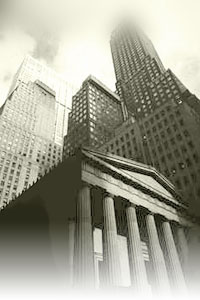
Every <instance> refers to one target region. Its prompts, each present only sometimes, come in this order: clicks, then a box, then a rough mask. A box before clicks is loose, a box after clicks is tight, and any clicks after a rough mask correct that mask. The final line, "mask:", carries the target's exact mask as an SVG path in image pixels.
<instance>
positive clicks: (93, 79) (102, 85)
mask: <svg viewBox="0 0 200 300" xmlns="http://www.w3.org/2000/svg"><path fill="white" fill-rule="evenodd" d="M88 81H91V82H93V83H94V84H96V85H98V87H100V88H101V89H103V90H104V92H106V93H108V94H109V95H111V96H112V97H113V98H115V100H118V101H119V102H121V100H120V97H119V96H118V95H117V94H116V93H114V92H113V91H111V90H110V89H109V88H108V87H107V86H106V85H105V84H103V83H102V82H101V81H100V80H98V79H97V78H96V77H94V76H93V75H89V76H88V77H87V78H86V79H85V80H84V82H83V83H85V82H88Z"/></svg>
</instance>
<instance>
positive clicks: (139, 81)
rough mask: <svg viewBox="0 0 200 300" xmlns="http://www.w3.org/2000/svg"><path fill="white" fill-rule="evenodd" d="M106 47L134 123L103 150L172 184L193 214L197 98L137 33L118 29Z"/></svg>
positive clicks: (199, 198) (199, 202)
mask: <svg viewBox="0 0 200 300" xmlns="http://www.w3.org/2000/svg"><path fill="white" fill-rule="evenodd" d="M111 49H112V54H113V62H114V67H115V73H116V78H117V89H118V93H119V95H120V97H121V99H122V101H124V103H125V104H126V106H127V110H128V112H129V115H133V116H134V118H135V122H132V123H131V122H129V126H128V127H125V126H124V127H123V128H122V127H121V129H120V128H119V129H118V130H117V131H116V133H115V136H114V137H113V139H112V140H111V141H110V142H108V143H107V144H106V145H104V146H103V148H102V149H104V150H107V151H109V152H113V153H116V154H119V155H122V156H125V157H128V158H130V157H131V158H132V157H133V158H135V159H138V160H139V161H141V162H144V163H147V164H149V165H153V166H154V167H155V168H157V169H158V170H159V171H160V172H161V173H163V174H164V175H165V176H167V177H168V178H169V179H170V180H171V181H172V182H173V183H174V184H175V186H176V188H177V190H179V191H180V192H182V194H183V196H184V199H185V200H187V201H188V202H189V203H190V204H191V206H192V208H193V210H197V209H200V189H199V187H200V181H199V174H200V159H199V151H200V138H199V134H198V132H199V130H200V101H199V99H198V98H197V97H196V96H195V95H192V94H191V93H190V92H189V91H188V90H187V88H186V87H185V86H184V85H183V84H182V82H181V81H180V80H179V79H178V78H177V77H176V76H175V75H174V74H173V72H172V71H171V70H165V69H164V67H163V65H162V62H161V61H160V59H159V57H158V55H157V53H156V51H155V49H154V47H153V45H152V43H151V42H150V41H149V39H148V38H147V37H146V36H145V35H144V34H143V33H141V32H140V31H137V30H132V29H130V28H128V29H127V28H126V29H125V28H120V29H118V30H117V31H115V32H114V34H113V35H112V38H111ZM117 132H121V133H120V135H118V134H117ZM126 136H127V139H125V138H126ZM120 139H123V140H124V142H120ZM116 143H118V145H116Z"/></svg>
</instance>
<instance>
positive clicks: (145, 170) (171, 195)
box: [81, 147, 186, 208]
mask: <svg viewBox="0 0 200 300" xmlns="http://www.w3.org/2000/svg"><path fill="white" fill-rule="evenodd" d="M81 151H82V153H83V154H84V155H85V156H87V157H89V158H90V159H93V160H95V159H96V160H98V162H99V163H101V162H104V163H105V164H107V167H109V166H110V167H111V166H112V167H113V168H114V169H112V167H111V169H112V171H116V173H120V176H125V177H126V178H129V179H130V180H132V181H133V182H134V183H135V184H137V185H140V186H141V188H142V189H143V188H145V189H146V190H149V191H150V192H153V193H154V194H155V195H156V194H157V196H161V197H163V198H168V200H170V202H173V203H174V204H175V205H183V206H184V207H185V208H186V206H185V204H183V201H182V199H181V196H180V195H179V194H178V192H177V191H176V190H175V187H174V185H173V184H172V183H171V182H170V181H169V180H168V179H167V178H166V177H165V176H164V175H162V174H161V173H160V172H158V171H157V170H156V169H155V168H153V167H151V166H148V165H145V164H142V163H138V162H136V161H134V160H131V159H126V158H124V157H121V156H117V155H113V154H108V153H106V154H105V153H102V152H99V151H96V150H95V151H94V150H91V149H89V148H87V147H84V148H83V149H82V150H81ZM136 174H138V175H139V176H137V175H136ZM140 175H144V176H140ZM147 176H148V177H151V178H152V179H154V180H155V181H156V182H157V183H158V185H157V186H155V185H154V186H153V185H151V182H149V183H148V181H147ZM152 183H153V181H152ZM159 185H160V187H162V188H163V191H164V189H165V190H166V192H164V193H163V192H162V191H161V189H160V188H159Z"/></svg>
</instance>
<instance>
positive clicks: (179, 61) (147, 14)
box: [0, 0, 200, 104]
mask: <svg viewBox="0 0 200 300" xmlns="http://www.w3.org/2000/svg"><path fill="white" fill-rule="evenodd" d="M199 11H200V2H199V0H0V104H2V103H3V101H4V100H5V97H6V93H7V90H8V87H9V85H10V82H11V80H12V77H13V75H14V74H15V72H16V70H17V68H18V67H19V65H20V64H21V62H22V60H23V58H24V56H25V55H26V54H31V55H33V56H34V57H35V58H37V59H39V60H40V61H42V62H44V63H45V64H47V65H49V66H50V67H51V68H53V69H54V70H55V71H56V72H59V73H61V74H62V75H63V76H64V77H65V78H66V80H67V81H69V82H70V83H72V84H73V85H74V86H76V87H79V86H80V84H81V83H82V81H83V80H84V79H85V78H86V77H87V76H88V75H89V74H93V75H94V76H96V77H97V78H98V79H100V80H101V81H103V82H104V83H105V84H106V85H108V87H110V88H111V89H113V90H114V89H115V75H114V70H113V65H112V58H111V53H110V45H109V39H110V34H111V31H112V29H113V28H115V26H116V25H117V24H118V23H120V22H121V21H122V20H123V19H124V18H125V19H128V18H130V19H132V20H134V21H135V22H136V23H138V24H139V25H140V26H141V27H142V28H143V29H144V31H145V32H146V33H147V34H148V35H149V37H150V38H151V40H152V41H153V43H154V45H155V47H156V49H157V51H158V53H159V55H160V57H161V59H162V61H163V63H164V65H165V67H166V68H171V69H172V70H173V71H174V73H175V74H176V75H177V76H178V77H179V78H180V79H181V80H182V81H183V83H184V84H185V85H186V86H187V87H188V88H189V89H190V90H191V92H193V93H195V94H196V95H198V96H199V97H200V18H199Z"/></svg>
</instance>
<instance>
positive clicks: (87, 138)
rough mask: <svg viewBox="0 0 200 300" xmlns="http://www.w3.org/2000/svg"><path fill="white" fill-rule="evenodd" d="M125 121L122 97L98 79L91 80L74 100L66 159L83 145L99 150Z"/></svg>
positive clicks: (66, 138)
mask: <svg viewBox="0 0 200 300" xmlns="http://www.w3.org/2000/svg"><path fill="white" fill-rule="evenodd" d="M123 120H124V112H123V105H122V102H121V101H120V98H119V96H118V95H117V94H115V93H113V92H112V91H111V90H110V89H108V88H107V87H106V86H105V85H104V84H103V83H101V82H100V81H99V80H97V79H96V78H95V77H94V76H89V77H88V78H87V79H86V80H85V81H84V82H83V84H82V86H81V88H80V90H79V91H78V92H77V94H76V95H75V96H74V97H73V100H72V111H71V112H70V114H69V123H68V134H67V136H66V137H65V141H64V156H68V155H69V154H70V153H72V152H73V151H74V150H75V149H77V148H78V147H79V146H81V145H82V146H90V147H92V148H94V149H95V148H98V147H99V146H100V145H102V144H104V143H105V141H107V140H109V139H110V138H111V136H112V132H113V131H114V128H116V127H117V126H118V125H120V124H121V123H122V122H123Z"/></svg>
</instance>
